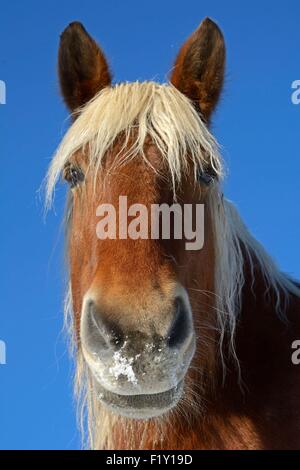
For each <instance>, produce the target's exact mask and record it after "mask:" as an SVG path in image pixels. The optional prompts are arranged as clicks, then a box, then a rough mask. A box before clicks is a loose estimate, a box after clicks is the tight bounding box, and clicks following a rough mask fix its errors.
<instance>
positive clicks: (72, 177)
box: [63, 164, 84, 188]
mask: <svg viewBox="0 0 300 470" xmlns="http://www.w3.org/2000/svg"><path fill="white" fill-rule="evenodd" d="M63 178H64V180H65V181H67V182H68V183H69V185H70V188H75V186H77V184H78V183H81V182H82V181H83V180H84V174H83V171H82V170H81V168H80V167H79V166H74V165H71V164H68V165H66V166H65V168H64V171H63Z"/></svg>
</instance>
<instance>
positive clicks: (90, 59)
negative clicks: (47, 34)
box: [58, 22, 111, 112]
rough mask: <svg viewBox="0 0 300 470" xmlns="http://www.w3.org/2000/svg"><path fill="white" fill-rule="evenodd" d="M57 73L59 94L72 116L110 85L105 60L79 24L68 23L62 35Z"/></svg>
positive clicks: (96, 45) (98, 48) (109, 76)
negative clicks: (72, 113) (60, 93)
mask: <svg viewBox="0 0 300 470" xmlns="http://www.w3.org/2000/svg"><path fill="white" fill-rule="evenodd" d="M58 73H59V81H60V87H61V92H62V95H63V98H64V100H65V103H66V105H67V106H68V108H69V109H70V111H71V112H73V111H74V110H76V109H77V108H78V107H79V106H82V105H84V104H85V103H87V102H88V101H89V100H90V99H91V98H93V97H94V96H95V95H96V93H98V92H99V91H100V90H101V89H102V88H104V87H106V86H109V85H110V84H111V75H110V71H109V68H108V65H107V62H106V59H105V56H104V54H103V52H102V50H101V49H100V47H99V46H98V44H97V43H96V42H95V41H94V39H93V38H91V36H90V35H89V34H88V33H87V32H86V30H85V29H84V27H83V25H82V24H81V23H78V22H74V23H71V24H70V25H69V26H68V27H67V28H66V29H65V30H64V32H63V33H62V34H61V37H60V45H59V52H58Z"/></svg>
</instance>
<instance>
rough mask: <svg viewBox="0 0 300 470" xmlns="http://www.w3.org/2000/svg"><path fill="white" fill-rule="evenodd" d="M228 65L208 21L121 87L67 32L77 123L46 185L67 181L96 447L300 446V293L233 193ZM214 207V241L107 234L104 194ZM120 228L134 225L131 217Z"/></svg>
mask: <svg viewBox="0 0 300 470" xmlns="http://www.w3.org/2000/svg"><path fill="white" fill-rule="evenodd" d="M225 61H226V48H225V41H224V37H223V33H222V32H221V30H220V28H219V27H218V26H217V24H216V23H215V22H213V21H212V20H211V19H209V18H206V19H205V20H203V21H202V22H201V23H200V26H199V27H198V28H197V29H196V30H195V31H194V32H193V34H192V35H191V36H190V37H189V38H188V39H187V40H186V42H185V43H184V44H183V46H182V47H181V49H180V51H179V53H178V55H177V58H176V60H175V63H174V67H173V68H172V70H171V74H170V79H169V82H167V83H162V84H161V83H155V82H152V81H146V82H133V83H119V84H113V83H112V78H111V72H110V68H109V65H108V62H107V60H106V58H105V55H104V53H103V51H102V49H101V48H100V46H99V45H98V44H97V42H96V41H95V40H94V39H93V38H92V37H91V36H90V35H89V34H88V33H87V31H86V30H85V28H84V27H83V25H82V24H81V23H79V22H73V23H71V24H69V26H68V27H67V28H66V29H65V30H64V32H63V33H62V35H61V38H60V45H59V53H58V73H59V81H60V87H61V91H62V96H63V98H64V101H65V103H66V105H67V107H68V109H69V110H70V115H71V119H72V122H71V126H70V127H69V129H68V130H67V132H66V134H65V136H64V138H63V140H62V142H61V143H60V145H59V147H58V149H57V151H56V153H55V154H54V156H53V159H52V161H51V164H50V166H49V170H48V173H47V180H46V201H47V206H50V205H51V204H52V201H53V193H54V189H55V187H56V183H57V181H58V180H59V178H60V176H61V175H62V177H63V178H64V179H65V180H66V181H67V182H68V184H69V186H70V190H69V191H68V198H67V205H66V207H67V208H66V220H65V225H66V245H67V260H68V270H69V283H68V286H69V287H68V288H67V295H66V306H65V311H66V322H67V325H68V328H69V329H70V336H71V344H72V345H73V349H74V356H75V363H76V372H75V391H76V396H77V398H78V403H79V416H80V422H81V426H82V430H83V435H84V445H86V446H88V447H89V448H92V449H120V450H122V449H148V450H149V449H150V450H154V449H172V450H176V449H180V450H187V449H219V450H227V449H241V450H242V449H250V450H252V449H297V448H300V432H299V431H300V413H299V392H300V374H299V371H298V370H297V367H296V365H295V364H293V362H292V360H291V356H292V344H293V342H294V341H295V340H297V338H299V337H300V315H299V313H300V312H299V311H300V288H299V284H297V282H296V281H294V280H293V279H291V278H290V277H288V276H287V275H285V274H284V273H282V272H281V271H280V270H279V269H278V268H277V266H276V264H275V262H274V261H273V260H272V258H271V257H270V256H269V255H268V254H267V253H266V251H265V249H264V248H263V247H262V246H261V244H260V243H259V242H258V241H257V240H256V239H255V238H254V237H253V236H252V235H251V234H250V232H249V231H248V229H247V228H246V226H245V224H244V223H243V221H242V219H241V217H240V215H239V213H238V211H237V209H236V208H235V206H234V205H233V203H231V202H229V201H228V200H227V199H226V198H225V197H224V195H223V190H222V182H223V179H224V174H225V172H224V163H223V160H222V157H221V152H220V149H219V146H218V143H217V141H216V139H215V138H214V136H213V135H212V133H211V130H210V129H211V118H212V114H213V111H214V110H215V108H216V106H217V103H218V101H219V97H220V95H221V92H222V87H223V82H224V73H225ZM120 196H126V197H127V200H128V203H130V204H131V205H133V204H142V205H144V206H145V207H146V208H148V209H149V210H150V207H151V205H152V204H157V203H159V204H160V203H162V204H167V205H169V206H170V205H171V204H172V203H174V201H176V203H177V204H179V206H180V207H183V205H184V204H190V205H191V206H192V208H193V207H196V205H197V204H202V205H203V207H204V222H205V223H204V235H205V242H204V244H203V247H202V248H201V249H199V250H196V251H190V250H187V249H186V248H185V241H186V240H185V239H184V237H182V239H176V238H175V237H174V236H173V237H172V236H171V237H170V238H169V239H164V238H163V237H161V236H160V237H158V238H156V239H152V238H151V237H148V238H144V237H135V239H131V238H129V237H127V238H126V237H120V236H119V237H112V238H111V237H107V238H105V237H103V239H100V238H98V237H97V236H96V231H95V227H96V225H97V223H98V221H99V217H98V216H97V207H99V204H111V205H112V206H113V207H115V208H116V214H117V215H118V211H119V209H118V200H119V197H120ZM118 223H119V224H120V225H121V221H119V222H118Z"/></svg>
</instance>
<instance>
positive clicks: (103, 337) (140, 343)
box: [81, 287, 195, 419]
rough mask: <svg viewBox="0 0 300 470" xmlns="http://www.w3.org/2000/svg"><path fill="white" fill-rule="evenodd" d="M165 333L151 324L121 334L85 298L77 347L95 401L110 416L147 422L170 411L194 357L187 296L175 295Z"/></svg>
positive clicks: (193, 335)
mask: <svg viewBox="0 0 300 470" xmlns="http://www.w3.org/2000/svg"><path fill="white" fill-rule="evenodd" d="M173 308H174V311H173V312H172V315H171V316H170V315H169V316H168V318H171V322H170V325H169V327H168V328H167V334H166V335H161V334H158V333H157V331H156V329H155V325H154V324H152V325H151V327H149V328H148V329H146V330H145V328H142V327H140V328H139V327H138V325H137V327H136V329H132V328H131V329H130V330H129V331H128V330H125V329H124V328H121V327H120V325H119V324H116V323H114V322H112V321H107V320H106V319H105V317H104V315H102V314H101V310H99V306H97V305H96V303H95V301H94V300H92V299H90V298H85V301H84V308H83V312H82V317H81V345H82V352H83V356H84V359H85V361H86V363H87V365H88V367H89V370H90V372H91V375H92V379H93V389H94V393H95V394H96V396H97V398H98V399H99V400H100V401H101V402H102V403H103V404H104V405H105V406H106V407H108V408H109V409H110V410H112V411H113V412H115V413H117V414H120V415H123V416H127V417H130V418H135V419H148V418H152V417H156V416H159V415H161V414H164V413H166V412H168V411H169V410H171V409H172V408H174V407H175V406H176V405H177V403H178V401H179V400H180V398H181V396H182V393H183V385H184V377H185V375H186V373H187V370H188V368H189V365H190V363H191V360H192V358H193V355H194V352H195V333H194V327H193V321H192V312H191V307H190V303H189V300H188V295H187V293H186V291H185V289H183V288H182V287H180V289H177V290H176V296H175V299H174V302H173Z"/></svg>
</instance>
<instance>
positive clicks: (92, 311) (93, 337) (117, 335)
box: [84, 301, 123, 352]
mask: <svg viewBox="0 0 300 470" xmlns="http://www.w3.org/2000/svg"><path fill="white" fill-rule="evenodd" d="M84 329H85V335H84V336H85V339H86V341H87V342H88V344H89V346H90V347H91V348H92V349H93V350H94V351H95V352H96V351H101V350H105V349H109V348H113V349H118V348H119V347H120V346H121V344H122V342H123V335H122V332H121V330H120V328H119V327H118V326H117V325H115V324H114V323H113V322H110V321H107V320H106V319H104V318H103V317H102V315H100V313H99V311H98V310H97V307H96V305H95V303H94V302H93V301H90V302H89V303H88V305H87V311H86V316H85V328H84Z"/></svg>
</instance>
